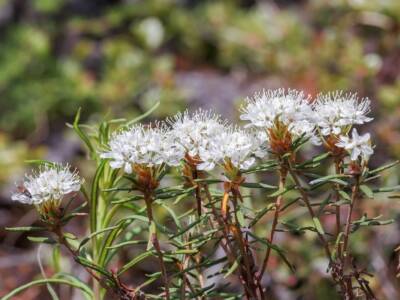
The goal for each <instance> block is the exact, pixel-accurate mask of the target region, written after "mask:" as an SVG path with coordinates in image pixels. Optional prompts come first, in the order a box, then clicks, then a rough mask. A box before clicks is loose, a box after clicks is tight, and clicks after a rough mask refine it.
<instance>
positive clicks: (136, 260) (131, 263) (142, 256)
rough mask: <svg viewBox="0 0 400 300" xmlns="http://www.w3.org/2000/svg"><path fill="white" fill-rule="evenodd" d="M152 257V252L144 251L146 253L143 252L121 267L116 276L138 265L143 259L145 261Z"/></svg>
mask: <svg viewBox="0 0 400 300" xmlns="http://www.w3.org/2000/svg"><path fill="white" fill-rule="evenodd" d="M152 255H153V252H152V251H146V252H143V253H141V254H139V255H137V256H136V257H135V258H134V259H132V260H131V261H129V262H128V263H127V264H125V265H124V266H122V268H121V269H120V270H119V271H118V273H117V275H118V276H120V275H121V274H123V273H125V272H126V271H127V270H129V269H130V268H132V267H133V266H135V265H136V264H138V263H140V262H141V261H143V260H144V259H146V258H147V257H149V256H152Z"/></svg>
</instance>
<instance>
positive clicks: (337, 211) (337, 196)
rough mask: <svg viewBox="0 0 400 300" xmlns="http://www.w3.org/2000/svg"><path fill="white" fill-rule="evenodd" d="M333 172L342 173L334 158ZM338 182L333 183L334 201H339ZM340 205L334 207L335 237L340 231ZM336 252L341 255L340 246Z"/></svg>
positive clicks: (339, 162) (339, 163)
mask: <svg viewBox="0 0 400 300" xmlns="http://www.w3.org/2000/svg"><path fill="white" fill-rule="evenodd" d="M335 172H336V174H337V175H340V174H342V173H343V170H342V167H341V161H340V160H339V161H338V160H336V159H335ZM339 189H340V187H339V184H335V202H339V201H340V194H339ZM340 214H341V213H340V206H339V205H336V208H335V215H336V238H337V237H338V236H339V234H340V232H341V231H342V224H341V215H340ZM338 254H339V257H340V256H341V249H340V246H338Z"/></svg>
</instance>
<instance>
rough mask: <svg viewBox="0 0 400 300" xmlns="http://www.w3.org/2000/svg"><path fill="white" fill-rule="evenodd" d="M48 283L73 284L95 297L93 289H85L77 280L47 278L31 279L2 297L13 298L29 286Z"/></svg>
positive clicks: (5, 299)
mask: <svg viewBox="0 0 400 300" xmlns="http://www.w3.org/2000/svg"><path fill="white" fill-rule="evenodd" d="M48 283H59V284H65V285H69V286H72V287H75V288H78V289H80V290H82V291H83V292H84V293H85V294H87V295H88V296H90V297H91V298H93V297H94V295H93V292H92V291H91V290H88V289H85V288H84V287H83V286H82V285H80V284H77V283H76V282H71V281H69V280H65V279H57V278H47V279H39V280H34V281H31V282H29V283H27V284H24V285H21V286H20V287H18V288H16V289H14V290H12V291H11V292H9V293H8V294H7V295H5V296H3V297H2V298H1V300H8V299H12V297H14V296H15V295H17V294H19V293H20V292H22V291H23V290H26V289H27V288H30V287H32V286H35V285H41V284H48Z"/></svg>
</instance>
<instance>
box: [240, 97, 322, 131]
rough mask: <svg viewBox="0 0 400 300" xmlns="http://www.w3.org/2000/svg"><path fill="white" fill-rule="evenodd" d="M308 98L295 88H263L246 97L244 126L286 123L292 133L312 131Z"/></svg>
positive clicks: (263, 126) (271, 126)
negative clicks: (250, 96) (246, 122)
mask: <svg viewBox="0 0 400 300" xmlns="http://www.w3.org/2000/svg"><path fill="white" fill-rule="evenodd" d="M309 100H310V98H309V97H307V96H305V95H304V93H303V92H301V91H296V90H287V91H285V89H278V90H263V91H261V92H258V93H256V94H255V95H254V96H253V97H252V98H247V99H246V104H245V106H244V107H243V114H242V115H241V116H240V118H241V119H242V120H246V121H249V122H250V124H248V125H246V127H250V126H252V127H257V128H266V129H271V128H273V127H275V126H276V124H277V123H282V124H284V125H286V126H287V127H288V129H289V131H290V132H291V133H292V134H294V135H297V136H299V135H302V134H304V133H310V132H312V131H313V129H314V126H313V124H312V122H310V116H311V114H312V109H311V106H310V105H309Z"/></svg>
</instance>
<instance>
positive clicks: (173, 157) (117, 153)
mask: <svg viewBox="0 0 400 300" xmlns="http://www.w3.org/2000/svg"><path fill="white" fill-rule="evenodd" d="M108 146H109V151H105V152H103V153H101V154H100V157H101V158H107V159H110V166H111V168H113V169H119V168H122V169H123V170H124V172H125V173H128V174H130V173H132V170H133V169H132V165H133V164H141V165H145V166H147V167H152V166H155V165H160V164H163V163H165V164H167V165H170V166H176V165H178V164H179V161H180V159H181V157H182V155H183V154H182V153H183V148H182V147H180V146H179V145H176V144H175V143H174V140H173V137H172V136H171V135H170V133H169V132H168V130H167V128H166V126H165V125H164V124H161V125H160V124H156V126H155V127H154V128H151V127H144V126H142V125H135V126H132V127H130V128H128V129H125V130H122V131H119V132H116V133H114V134H113V135H112V137H111V139H110V142H109V144H108Z"/></svg>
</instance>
